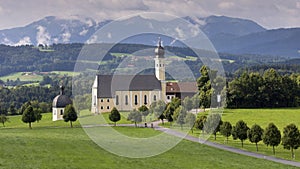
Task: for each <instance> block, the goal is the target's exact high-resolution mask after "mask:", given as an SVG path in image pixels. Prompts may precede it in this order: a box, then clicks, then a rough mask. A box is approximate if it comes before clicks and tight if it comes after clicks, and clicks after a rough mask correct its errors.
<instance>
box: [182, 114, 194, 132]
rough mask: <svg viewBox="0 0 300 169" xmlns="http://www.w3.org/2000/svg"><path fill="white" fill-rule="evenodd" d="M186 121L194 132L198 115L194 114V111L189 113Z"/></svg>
mask: <svg viewBox="0 0 300 169" xmlns="http://www.w3.org/2000/svg"><path fill="white" fill-rule="evenodd" d="M184 121H185V123H186V124H187V125H188V126H189V127H190V128H191V130H192V133H193V132H194V130H193V128H194V125H195V121H196V115H194V114H193V113H187V115H186V116H185V120H184Z"/></svg>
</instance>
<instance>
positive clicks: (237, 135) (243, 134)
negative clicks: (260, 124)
mask: <svg viewBox="0 0 300 169" xmlns="http://www.w3.org/2000/svg"><path fill="white" fill-rule="evenodd" d="M248 130H249V127H248V126H247V123H245V122H244V121H243V120H240V121H238V122H237V123H236V125H235V127H233V132H232V136H233V139H240V140H241V143H242V147H244V140H246V139H247V131H248Z"/></svg>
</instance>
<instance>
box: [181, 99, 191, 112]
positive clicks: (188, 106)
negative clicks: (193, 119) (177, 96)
mask: <svg viewBox="0 0 300 169" xmlns="http://www.w3.org/2000/svg"><path fill="white" fill-rule="evenodd" d="M183 107H184V108H185V109H186V110H187V111H190V110H192V108H193V100H192V99H191V98H190V97H185V98H184V99H183Z"/></svg>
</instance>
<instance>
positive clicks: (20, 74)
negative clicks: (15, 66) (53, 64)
mask: <svg viewBox="0 0 300 169" xmlns="http://www.w3.org/2000/svg"><path fill="white" fill-rule="evenodd" d="M17 78H19V79H20V81H41V80H42V79H43V76H41V75H36V74H26V73H25V72H18V73H13V74H10V75H7V76H2V77H0V80H3V81H4V82H5V81H6V80H7V79H9V80H17Z"/></svg>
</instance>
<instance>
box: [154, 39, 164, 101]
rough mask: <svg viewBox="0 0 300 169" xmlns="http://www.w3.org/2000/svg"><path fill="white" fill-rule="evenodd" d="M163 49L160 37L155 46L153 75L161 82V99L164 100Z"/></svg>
mask: <svg viewBox="0 0 300 169" xmlns="http://www.w3.org/2000/svg"><path fill="white" fill-rule="evenodd" d="M164 55H165V50H164V48H163V47H162V45H161V39H160V38H159V39H158V45H157V47H156V48H155V58H154V61H155V76H156V78H157V79H158V80H160V82H161V88H162V89H161V92H162V97H161V99H162V100H164V101H166V77H165V56H164Z"/></svg>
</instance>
